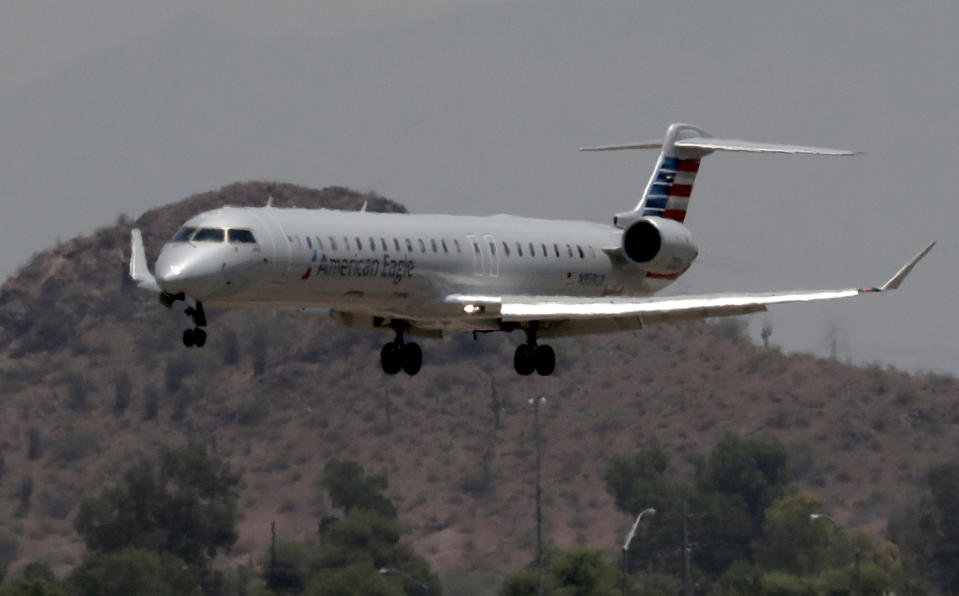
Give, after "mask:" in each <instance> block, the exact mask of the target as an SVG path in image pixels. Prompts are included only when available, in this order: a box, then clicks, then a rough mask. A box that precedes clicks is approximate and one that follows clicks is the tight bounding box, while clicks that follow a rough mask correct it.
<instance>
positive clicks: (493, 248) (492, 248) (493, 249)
mask: <svg viewBox="0 0 959 596" xmlns="http://www.w3.org/2000/svg"><path fill="white" fill-rule="evenodd" d="M489 254H491V255H493V256H494V257H495V256H496V243H495V242H493V241H492V240H490V243H489Z"/></svg>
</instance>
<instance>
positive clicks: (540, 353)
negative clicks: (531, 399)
mask: <svg viewBox="0 0 959 596" xmlns="http://www.w3.org/2000/svg"><path fill="white" fill-rule="evenodd" d="M533 362H535V364H536V372H537V373H538V374H539V375H541V376H544V377H546V376H549V375H551V374H553V371H554V370H556V353H555V352H553V348H552V347H550V346H548V345H546V344H542V345H539V346H536V350H535V351H534V352H533Z"/></svg>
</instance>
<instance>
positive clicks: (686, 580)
mask: <svg viewBox="0 0 959 596" xmlns="http://www.w3.org/2000/svg"><path fill="white" fill-rule="evenodd" d="M689 550H690V549H689V514H688V513H687V511H686V499H685V498H684V499H683V594H684V596H693V578H692V574H691V572H690V560H689V559H690V552H689Z"/></svg>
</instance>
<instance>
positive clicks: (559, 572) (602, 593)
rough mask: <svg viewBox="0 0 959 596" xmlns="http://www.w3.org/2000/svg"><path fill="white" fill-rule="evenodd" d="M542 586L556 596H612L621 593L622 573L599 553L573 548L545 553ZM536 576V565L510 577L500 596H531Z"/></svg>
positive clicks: (603, 553)
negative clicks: (545, 560)
mask: <svg viewBox="0 0 959 596" xmlns="http://www.w3.org/2000/svg"><path fill="white" fill-rule="evenodd" d="M546 563H547V566H546V569H545V570H544V571H545V573H544V577H543V586H544V589H545V592H546V593H547V594H551V595H556V596H607V595H608V596H614V595H616V594H619V593H620V590H621V589H622V588H621V586H622V577H623V576H622V572H621V571H620V569H619V568H618V566H617V565H615V564H614V563H613V562H612V561H610V559H609V555H608V554H607V553H606V552H605V551H603V550H600V549H595V548H589V547H584V546H574V547H571V548H566V549H550V550H549V551H548V553H547V562H546ZM537 586H538V575H537V572H536V561H533V562H531V563H530V564H529V565H528V566H527V567H525V568H524V569H521V570H519V571H518V572H516V573H513V574H510V575H508V576H507V577H506V579H505V580H504V581H503V584H502V586H501V587H500V592H499V593H500V595H501V596H527V595H529V596H535V594H536V593H537Z"/></svg>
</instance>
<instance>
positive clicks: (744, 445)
mask: <svg viewBox="0 0 959 596" xmlns="http://www.w3.org/2000/svg"><path fill="white" fill-rule="evenodd" d="M788 460H789V456H788V453H787V451H786V447H785V446H784V445H783V444H782V443H780V442H779V441H776V440H774V439H765V438H760V437H756V438H743V437H742V436H740V435H739V434H738V433H727V434H726V435H724V436H723V438H722V439H720V441H719V443H718V444H717V445H716V447H715V448H714V449H713V451H712V453H710V454H709V458H708V459H706V460H705V461H703V462H700V465H699V466H698V469H697V471H696V480H697V485H698V486H699V487H700V489H701V490H715V491H717V492H721V493H725V494H728V495H735V496H738V497H739V498H741V499H742V501H743V503H744V504H745V505H746V508H747V510H748V511H749V515H750V517H751V518H752V519H753V520H754V522H755V523H756V526H757V529H758V527H759V526H761V525H762V519H763V514H764V513H765V511H766V509H767V508H768V507H769V506H770V505H771V504H772V503H773V501H775V500H776V499H778V498H779V497H781V496H782V495H783V494H784V493H785V489H786V486H787V485H788V484H789V473H788V467H787V464H788Z"/></svg>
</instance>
